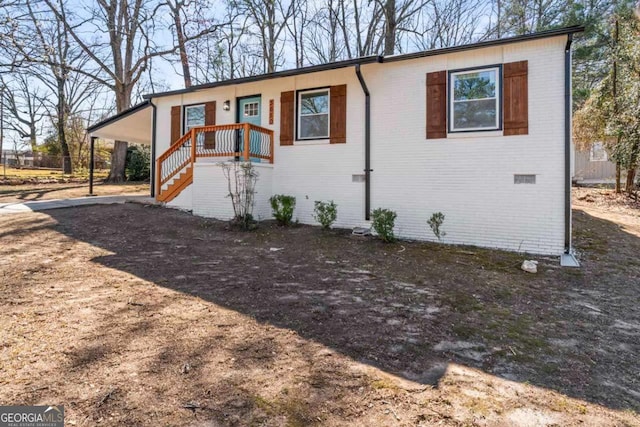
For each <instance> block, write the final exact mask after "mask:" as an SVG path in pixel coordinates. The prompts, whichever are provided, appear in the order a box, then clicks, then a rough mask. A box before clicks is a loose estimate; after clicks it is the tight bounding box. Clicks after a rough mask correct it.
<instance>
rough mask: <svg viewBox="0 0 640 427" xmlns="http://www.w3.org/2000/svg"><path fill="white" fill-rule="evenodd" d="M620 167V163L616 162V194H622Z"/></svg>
mask: <svg viewBox="0 0 640 427" xmlns="http://www.w3.org/2000/svg"><path fill="white" fill-rule="evenodd" d="M621 175H622V166H620V162H619V161H617V162H616V194H620V193H622V182H621V181H622V178H621Z"/></svg>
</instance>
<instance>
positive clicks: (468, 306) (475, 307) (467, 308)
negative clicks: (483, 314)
mask: <svg viewBox="0 0 640 427" xmlns="http://www.w3.org/2000/svg"><path fill="white" fill-rule="evenodd" d="M442 300H443V302H444V303H445V304H447V305H448V306H450V307H451V308H452V309H453V310H454V311H457V312H458V313H470V312H472V311H479V310H482V308H483V307H484V306H483V304H482V303H481V302H480V301H478V299H477V298H476V297H474V296H473V295H471V294H470V293H468V292H463V291H457V290H456V291H453V292H451V293H448V294H445V295H443V297H442Z"/></svg>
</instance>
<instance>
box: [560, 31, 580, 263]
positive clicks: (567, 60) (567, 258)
mask: <svg viewBox="0 0 640 427" xmlns="http://www.w3.org/2000/svg"><path fill="white" fill-rule="evenodd" d="M572 42H573V33H569V34H567V44H566V45H565V48H564V254H563V255H562V256H561V257H560V265H562V266H565V267H579V266H580V264H579V263H578V260H577V259H576V258H575V256H574V254H573V248H572V246H571V112H572V105H571V43H572Z"/></svg>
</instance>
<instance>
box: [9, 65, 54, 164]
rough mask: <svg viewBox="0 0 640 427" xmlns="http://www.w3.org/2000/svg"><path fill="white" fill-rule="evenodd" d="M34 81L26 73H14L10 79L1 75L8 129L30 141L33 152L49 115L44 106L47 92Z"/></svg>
mask: <svg viewBox="0 0 640 427" xmlns="http://www.w3.org/2000/svg"><path fill="white" fill-rule="evenodd" d="M34 80H36V79H34V78H33V77H31V78H30V76H29V75H28V74H27V73H24V72H14V73H12V74H11V76H10V77H8V78H7V77H4V76H2V75H0V87H2V88H3V89H0V93H1V94H2V96H3V100H2V101H3V103H4V114H5V117H4V120H5V123H6V127H7V129H8V130H10V131H11V130H12V131H14V132H16V133H17V134H18V136H19V137H20V138H23V139H26V140H28V141H29V145H30V146H31V150H32V151H35V150H36V149H37V143H38V141H37V138H38V135H40V134H41V133H42V129H41V128H39V125H40V126H41V123H42V122H43V119H44V118H45V115H46V114H47V111H46V109H45V107H44V105H43V104H44V103H43V100H44V99H45V97H46V92H45V90H44V89H43V88H41V87H39V85H38V84H37V82H34Z"/></svg>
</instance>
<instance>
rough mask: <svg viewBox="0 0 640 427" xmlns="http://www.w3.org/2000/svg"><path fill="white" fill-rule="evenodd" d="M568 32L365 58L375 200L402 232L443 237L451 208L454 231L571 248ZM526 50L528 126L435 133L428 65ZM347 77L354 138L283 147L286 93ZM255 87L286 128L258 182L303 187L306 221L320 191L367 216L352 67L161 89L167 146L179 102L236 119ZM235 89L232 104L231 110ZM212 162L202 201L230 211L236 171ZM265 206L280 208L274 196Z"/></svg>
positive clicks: (202, 208)
mask: <svg viewBox="0 0 640 427" xmlns="http://www.w3.org/2000/svg"><path fill="white" fill-rule="evenodd" d="M565 42H566V38H565V37H556V38H551V39H544V40H537V41H529V42H522V43H517V44H510V45H503V46H496V47H490V48H485V49H479V50H476V51H468V52H460V53H455V54H448V55H440V56H436V57H428V58H421V59H415V60H410V61H400V62H396V63H385V64H369V65H363V66H362V72H363V75H364V78H365V80H366V82H367V85H368V86H369V89H370V92H371V102H372V104H371V108H372V129H371V134H372V141H371V155H372V158H371V160H372V168H373V170H374V171H373V172H372V174H371V188H372V193H371V194H372V208H376V207H386V208H390V209H394V210H396V211H397V213H398V219H397V221H396V232H397V234H398V235H400V236H402V237H406V238H412V239H421V240H433V239H435V238H434V236H433V234H432V232H431V230H430V229H429V227H428V225H427V223H426V221H427V219H428V218H429V217H430V216H431V214H432V213H434V212H437V211H441V212H443V213H444V214H445V216H446V219H445V222H444V225H443V229H444V230H445V231H446V232H447V236H446V237H445V239H444V240H445V242H448V243H457V244H471V245H478V246H486V247H498V248H504V249H510V250H521V251H528V252H532V253H544V254H559V253H561V252H562V250H563V241H564V236H563V230H564V226H563V218H564V204H563V200H564V199H563V197H564V196H563V191H564V181H563V179H564V171H563V168H564V154H563V153H564V151H563V150H564V139H563V138H564V68H563V67H564V44H565ZM520 60H528V61H529V134H528V135H523V136H508V137H504V136H501V135H496V134H495V133H493V134H487V133H484V134H483V133H476V134H467V135H465V136H464V137H459V136H457V135H456V136H455V137H454V136H450V137H449V138H447V139H441V140H427V139H426V138H425V127H426V123H425V114H426V111H425V109H426V100H425V96H426V95H425V92H426V89H425V80H426V73H428V72H431V71H440V70H451V69H459V68H467V67H473V66H484V65H493V64H499V63H506V62H513V61H520ZM337 84H347V98H348V107H347V143H346V144H335V145H330V144H328V143H327V142H326V141H317V142H316V143H315V144H313V143H312V144H305V145H294V146H285V147H281V146H279V144H278V136H279V117H280V102H279V101H280V92H282V91H286V90H296V89H307V88H314V87H322V86H331V85H337ZM254 94H262V123H263V124H262V125H263V126H264V127H268V128H271V129H273V130H275V133H276V135H275V138H276V147H275V164H274V165H273V169H271V170H270V172H269V173H268V174H265V175H264V176H261V178H260V181H259V182H260V185H262V184H264V185H265V187H264V188H262V187H261V191H263V194H266V192H268V191H269V187H270V190H271V191H272V194H277V193H283V194H291V195H294V196H296V198H297V208H296V213H295V215H296V217H297V218H298V219H299V220H300V221H301V222H303V223H314V220H313V217H312V213H313V202H314V200H329V199H333V200H334V201H335V202H336V203H337V204H338V221H337V223H336V225H337V226H340V227H353V226H360V225H364V224H365V221H364V183H362V182H352V175H353V174H361V173H362V171H363V169H364V95H363V93H362V89H361V88H360V84H359V83H358V81H357V78H356V75H355V71H354V69H353V68H346V69H341V70H333V71H326V72H321V73H314V74H307V75H301V76H295V77H287V78H281V79H274V80H266V81H263V82H255V83H247V84H244V85H238V86H229V87H221V88H217V89H210V90H205V91H199V92H195V93H190V94H183V95H178V96H172V97H163V98H158V99H156V100H154V102H155V103H156V104H157V105H158V126H157V153H158V155H159V154H161V153H162V152H163V151H164V150H166V149H167V148H168V146H169V135H170V120H169V117H170V108H171V106H173V105H180V104H182V105H188V104H193V103H200V102H205V101H209V100H216V101H217V112H216V118H217V123H218V124H225V123H233V122H234V120H235V98H236V97H240V96H247V95H254ZM227 99H228V100H230V101H231V106H232V109H231V111H228V112H227V111H223V110H222V104H223V102H224V101H225V100H227ZM270 99H274V100H275V112H274V117H275V123H274V124H273V125H269V124H268V117H269V111H268V110H269V100H270ZM163 118H166V119H163ZM212 168H215V167H212V166H209V165H207V166H202V165H200V164H196V169H195V172H194V184H193V190H192V198H193V202H192V203H193V211H194V213H195V214H199V215H205V216H215V217H218V218H228V217H230V214H229V212H230V209H231V205H230V201H229V200H228V199H227V198H224V195H225V194H226V191H224V192H222V191H221V187H220V185H219V184H220V183H221V182H222V183H223V184H224V185H225V186H226V181H224V180H223V179H222V175H221V173H222V172H221V171H219V170H218V169H212ZM514 174H535V175H537V182H536V184H535V185H515V184H513V175H514ZM267 175H270V176H271V179H270V180H269V182H268V183H267ZM269 195H270V194H269ZM265 198H266V199H268V196H266V197H265ZM225 206H226V207H225ZM256 212H260V215H261V216H263V217H269V216H270V210H269V208H268V205H261V207H260V209H259V210H258V209H256Z"/></svg>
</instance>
